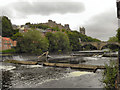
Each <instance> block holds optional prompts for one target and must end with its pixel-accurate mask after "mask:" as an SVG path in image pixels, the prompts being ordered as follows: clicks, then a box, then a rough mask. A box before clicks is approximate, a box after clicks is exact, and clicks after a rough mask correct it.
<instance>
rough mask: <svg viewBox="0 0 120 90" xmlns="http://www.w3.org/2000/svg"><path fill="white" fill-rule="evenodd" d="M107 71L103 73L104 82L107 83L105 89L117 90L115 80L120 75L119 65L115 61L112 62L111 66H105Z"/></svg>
mask: <svg viewBox="0 0 120 90" xmlns="http://www.w3.org/2000/svg"><path fill="white" fill-rule="evenodd" d="M105 68H106V70H104V72H103V79H102V82H103V83H105V88H107V89H110V88H115V80H116V76H117V73H118V65H117V63H115V61H111V62H110V65H107V64H106V65H105Z"/></svg>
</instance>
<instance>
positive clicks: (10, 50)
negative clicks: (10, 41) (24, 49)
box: [2, 48, 16, 53]
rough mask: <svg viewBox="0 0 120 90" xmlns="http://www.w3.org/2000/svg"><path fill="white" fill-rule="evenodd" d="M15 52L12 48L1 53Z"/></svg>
mask: <svg viewBox="0 0 120 90" xmlns="http://www.w3.org/2000/svg"><path fill="white" fill-rule="evenodd" d="M15 52H16V50H15V49H14V48H12V49H8V50H3V51H2V53H15Z"/></svg>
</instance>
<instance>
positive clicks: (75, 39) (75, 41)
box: [67, 31, 81, 51]
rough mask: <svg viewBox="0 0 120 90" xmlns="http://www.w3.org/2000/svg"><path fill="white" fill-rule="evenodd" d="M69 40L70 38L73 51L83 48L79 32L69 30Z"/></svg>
mask: <svg viewBox="0 0 120 90" xmlns="http://www.w3.org/2000/svg"><path fill="white" fill-rule="evenodd" d="M67 34H68V37H69V40H70V46H71V48H72V51H79V50H80V49H81V45H80V42H79V33H77V32H75V31H74V32H67Z"/></svg>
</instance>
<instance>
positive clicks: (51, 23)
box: [41, 20, 71, 31]
mask: <svg viewBox="0 0 120 90" xmlns="http://www.w3.org/2000/svg"><path fill="white" fill-rule="evenodd" d="M41 24H43V25H47V26H49V27H58V28H59V29H60V30H62V29H65V30H69V31H70V30H71V29H70V27H69V24H65V25H64V26H63V25H61V24H57V23H56V22H55V21H52V20H48V23H41Z"/></svg>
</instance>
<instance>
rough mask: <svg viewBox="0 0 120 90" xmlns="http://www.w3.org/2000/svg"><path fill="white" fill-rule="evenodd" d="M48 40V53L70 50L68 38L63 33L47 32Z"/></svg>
mask: <svg viewBox="0 0 120 90" xmlns="http://www.w3.org/2000/svg"><path fill="white" fill-rule="evenodd" d="M46 37H47V39H48V40H49V51H50V52H61V51H62V52H66V51H69V50H70V45H69V38H68V36H67V35H66V34H65V33H63V32H55V33H51V32H48V33H47V34H46Z"/></svg>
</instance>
